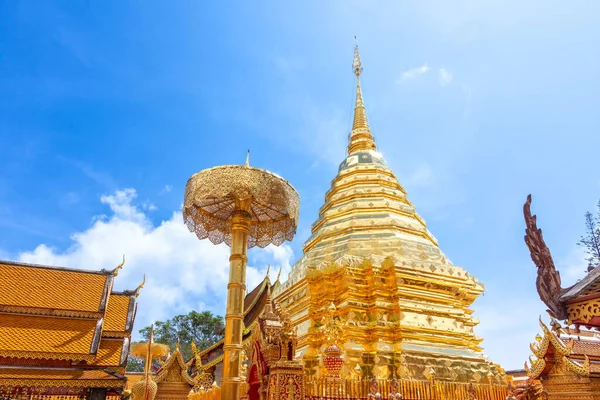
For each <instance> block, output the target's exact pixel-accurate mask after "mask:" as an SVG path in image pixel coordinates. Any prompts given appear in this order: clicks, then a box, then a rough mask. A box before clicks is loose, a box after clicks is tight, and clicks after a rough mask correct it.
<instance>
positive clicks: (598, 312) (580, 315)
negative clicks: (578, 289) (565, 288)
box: [567, 299, 600, 324]
mask: <svg viewBox="0 0 600 400" xmlns="http://www.w3.org/2000/svg"><path fill="white" fill-rule="evenodd" d="M567 314H568V316H569V324H572V323H573V321H583V322H584V323H588V322H590V321H591V320H592V318H594V317H600V299H591V300H587V301H582V302H579V303H572V304H568V305H567Z"/></svg>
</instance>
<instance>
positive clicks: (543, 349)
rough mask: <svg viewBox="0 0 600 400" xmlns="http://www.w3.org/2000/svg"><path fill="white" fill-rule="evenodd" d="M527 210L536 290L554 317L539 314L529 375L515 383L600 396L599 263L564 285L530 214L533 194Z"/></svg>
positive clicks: (583, 397) (578, 399)
mask: <svg viewBox="0 0 600 400" xmlns="http://www.w3.org/2000/svg"><path fill="white" fill-rule="evenodd" d="M523 213H524V217H525V225H526V230H525V233H526V234H525V243H526V244H527V247H528V248H529V251H530V254H531V259H532V260H533V262H534V264H535V265H536V267H537V275H538V277H537V280H536V287H537V292H538V294H539V296H540V299H541V300H542V301H543V302H544V304H546V306H547V307H548V310H547V312H548V314H549V315H550V317H551V320H550V327H548V326H547V325H546V324H545V323H544V322H543V321H542V319H541V318H540V327H541V331H542V334H541V335H539V334H538V335H537V336H536V337H535V341H534V342H533V343H532V344H531V345H530V348H531V352H532V354H531V356H530V358H529V363H527V362H526V363H525V369H524V371H523V372H524V374H525V375H526V376H527V379H526V380H525V381H523V382H522V383H520V384H519V385H518V386H517V388H519V387H521V388H523V389H525V388H527V389H528V390H530V391H532V390H531V388H532V387H537V388H538V389H537V390H538V392H540V393H543V394H544V395H545V396H547V398H548V399H549V400H555V399H557V400H595V399H600V333H599V332H598V330H599V329H600V307H598V304H600V268H599V267H598V266H590V268H589V270H588V273H587V275H586V276H585V277H584V278H582V279H581V280H579V281H578V282H577V283H575V284H574V285H572V286H570V287H567V288H563V287H562V284H561V278H560V273H559V272H558V270H557V269H556V267H555V265H554V260H553V259H552V255H551V254H550V249H549V248H548V246H547V245H546V243H545V241H544V237H543V235H542V230H541V229H540V228H538V227H537V218H536V216H535V215H532V214H531V195H530V196H528V197H527V201H526V202H525V205H524V206H523ZM559 321H564V326H563V325H562V324H561V323H560V322H559ZM515 375H521V372H520V371H515Z"/></svg>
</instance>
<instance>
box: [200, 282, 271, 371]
mask: <svg viewBox="0 0 600 400" xmlns="http://www.w3.org/2000/svg"><path fill="white" fill-rule="evenodd" d="M278 286H279V279H277V281H276V282H275V283H274V284H273V285H271V281H270V280H269V277H268V275H267V276H265V278H264V279H263V281H262V282H261V283H259V284H258V285H257V286H256V287H255V288H254V289H253V290H252V291H251V292H250V293H248V294H247V295H246V297H245V298H244V326H245V328H246V329H245V331H244V335H243V339H242V340H243V341H246V340H248V339H249V338H250V337H251V335H252V329H253V328H254V327H255V326H256V323H257V321H258V317H259V316H260V314H261V313H262V311H263V309H264V308H265V305H266V302H267V299H268V297H269V296H268V292H269V291H268V290H267V288H269V287H270V288H271V290H274V289H276V288H277V287H278ZM223 344H224V341H223V339H221V340H219V341H218V342H217V343H215V344H213V345H212V346H210V347H207V348H206V349H201V350H200V351H199V355H200V357H201V358H202V359H203V363H204V368H207V367H210V366H212V365H215V364H218V363H220V362H221V361H222V359H223ZM194 360H195V359H192V360H190V361H191V362H192V363H193V362H194Z"/></svg>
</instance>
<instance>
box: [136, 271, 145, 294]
mask: <svg viewBox="0 0 600 400" xmlns="http://www.w3.org/2000/svg"><path fill="white" fill-rule="evenodd" d="M145 284H146V274H144V279H143V280H142V283H140V284H139V286H138V287H136V288H135V297H138V296H139V295H140V290H141V289H142V288H143V287H144V285H145Z"/></svg>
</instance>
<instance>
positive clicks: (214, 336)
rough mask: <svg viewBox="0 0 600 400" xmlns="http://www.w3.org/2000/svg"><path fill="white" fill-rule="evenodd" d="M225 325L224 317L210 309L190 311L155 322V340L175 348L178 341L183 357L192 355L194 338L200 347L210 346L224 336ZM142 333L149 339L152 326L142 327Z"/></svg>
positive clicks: (187, 357) (172, 348)
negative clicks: (214, 313)
mask: <svg viewBox="0 0 600 400" xmlns="http://www.w3.org/2000/svg"><path fill="white" fill-rule="evenodd" d="M224 327H225V324H224V321H223V317H221V316H219V315H213V313H211V312H210V311H202V312H197V311H190V312H189V314H186V315H176V316H174V317H173V318H171V319H168V320H166V321H164V322H163V321H158V322H156V323H155V324H154V333H153V336H154V341H155V342H156V343H164V344H168V345H169V346H170V347H171V350H175V346H176V345H177V341H179V342H180V344H179V350H180V351H181V353H182V355H183V358H184V359H186V360H188V359H189V358H190V357H192V340H193V341H194V342H195V343H196V347H198V349H204V348H206V347H209V346H211V345H213V344H215V343H216V342H218V341H219V340H221V339H222V338H223V328H224ZM140 334H141V335H142V337H144V339H146V340H148V337H149V335H150V327H149V326H147V327H145V328H143V329H140Z"/></svg>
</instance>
